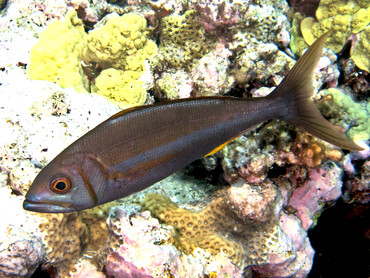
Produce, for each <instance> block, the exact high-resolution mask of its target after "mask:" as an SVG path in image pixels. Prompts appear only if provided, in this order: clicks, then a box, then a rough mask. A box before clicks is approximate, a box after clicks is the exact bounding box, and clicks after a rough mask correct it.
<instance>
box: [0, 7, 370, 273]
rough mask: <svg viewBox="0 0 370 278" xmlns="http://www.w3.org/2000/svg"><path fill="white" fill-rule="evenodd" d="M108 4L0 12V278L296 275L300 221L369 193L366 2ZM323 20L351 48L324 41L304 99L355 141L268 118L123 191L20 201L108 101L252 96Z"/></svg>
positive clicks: (100, 116) (287, 64) (112, 107)
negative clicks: (32, 203)
mask: <svg viewBox="0 0 370 278" xmlns="http://www.w3.org/2000/svg"><path fill="white" fill-rule="evenodd" d="M108 2H109V3H108ZM108 2H106V1H95V0H94V1H86V0H71V1H67V2H66V1H60V0H58V1H50V0H46V1H40V0H36V1H31V0H26V1H8V3H7V4H6V6H5V7H4V9H3V10H2V11H1V17H0V35H1V38H2V39H1V42H0V56H1V59H0V80H1V82H0V83H1V84H0V85H1V86H0V96H1V109H0V131H1V134H2V136H1V137H0V143H1V144H0V146H1V148H0V161H1V163H0V198H1V201H0V219H2V225H0V261H1V263H0V276H1V277H6V278H7V277H15V276H16V277H30V276H31V275H32V273H33V272H34V271H35V270H36V269H37V268H40V269H42V270H44V271H46V272H48V273H51V274H52V275H53V276H54V277H81V278H82V277H97V278H103V277H106V276H114V277H156V276H157V277H190V278H192V277H197V278H198V277H235V278H241V277H254V276H261V277H306V276H307V275H308V273H309V272H310V269H311V268H312V263H313V256H314V252H315V251H314V250H313V249H312V247H311V244H310V240H309V238H308V236H307V231H308V230H309V229H310V228H312V227H313V226H315V225H316V222H317V221H319V223H320V219H319V217H320V215H321V213H322V211H323V210H324V209H325V208H326V207H328V206H329V205H331V204H333V203H334V202H335V201H336V200H337V199H338V198H340V197H339V196H341V197H342V198H343V200H344V201H345V202H348V203H351V204H352V205H355V204H362V205H363V207H365V206H366V205H367V203H368V202H369V192H370V191H369V187H370V185H369V168H370V167H369V156H370V149H369V146H368V145H367V144H368V142H369V139H370V137H369V134H370V131H369V126H370V123H369V117H368V115H369V113H370V111H369V103H368V99H367V98H366V97H367V95H368V90H369V86H368V83H369V81H368V76H369V75H368V74H367V73H366V71H368V70H369V64H368V63H369V59H368V57H367V56H368V55H366V54H367V53H368V52H369V51H368V50H367V49H368V38H369V36H368V35H369V27H368V13H369V8H368V1H362V2H360V1H357V0H351V1H347V2H343V1H334V2H333V1H332V3H334V6H331V5H332V4H330V3H329V2H328V1H325V0H322V1H321V3H320V7H319V9H318V11H317V20H318V21H314V20H312V19H305V20H303V19H304V16H302V15H299V14H294V15H293V14H291V15H290V16H288V15H289V13H288V6H287V3H286V1H283V0H281V1H280V0H278V1H270V0H261V1H249V0H237V1H228V0H218V1H203V0H202V1H185V2H184V1H178V0H171V1H162V0H160V1H108ZM314 2H315V1H314V0H313V1H311V0H310V1H306V2H305V3H304V4H305V5H306V4H307V5H309V4H311V3H314ZM290 3H291V4H292V5H293V6H295V7H297V5H298V4H297V3H302V1H299V0H298V1H296V0H294V1H293V0H292V1H290ZM73 9H75V10H76V11H75V12H74V11H72V12H70V13H68V14H67V11H68V10H73ZM113 12H117V13H118V14H119V15H121V16H118V15H117V14H113ZM305 12H308V13H312V11H308V10H307V9H306V11H305ZM66 14H67V16H66V17H65V15H66ZM306 15H307V16H312V14H306ZM103 16H104V17H103ZM64 17H65V19H64V21H56V20H60V19H62V18H64ZM102 17H103V18H102ZM288 18H289V21H288ZM343 22H349V23H350V25H349V26H337V25H335V24H337V23H343ZM47 26H48V27H47ZM290 26H292V28H290ZM328 26H332V28H333V29H334V32H333V36H334V37H332V39H331V42H330V43H331V44H332V45H333V47H334V50H335V51H337V49H339V48H341V47H342V46H343V44H344V42H345V41H346V40H347V39H348V37H349V36H350V37H351V40H352V48H351V55H350V56H351V58H352V59H353V60H352V59H350V58H349V56H348V55H347V54H346V53H344V54H343V53H338V55H335V54H334V53H333V51H331V50H328V51H324V53H323V57H322V59H321V60H320V62H319V67H318V69H317V71H316V73H315V77H316V79H317V81H316V83H315V88H320V87H321V86H322V85H323V84H324V85H325V88H326V89H325V90H321V91H319V92H318V93H317V94H316V95H315V96H314V98H315V99H317V100H319V101H318V106H319V108H320V109H321V111H322V113H323V114H324V116H325V117H327V118H329V119H330V121H332V122H333V123H334V124H336V125H338V126H341V127H342V128H343V130H348V134H349V136H350V137H352V138H353V139H354V140H355V141H356V142H357V143H358V144H360V145H361V146H363V147H364V151H361V152H349V153H348V152H342V151H341V150H339V149H337V148H335V147H333V146H331V145H329V144H327V143H324V142H323V141H321V140H319V139H316V138H314V137H312V136H310V135H308V134H307V133H304V132H301V131H299V132H298V131H297V129H295V128H293V127H292V126H290V125H288V124H286V123H281V122H270V123H266V124H264V125H261V126H259V127H257V128H256V129H254V130H252V131H249V132H247V133H246V134H245V135H242V136H241V137H240V138H237V139H236V140H234V141H233V142H231V143H230V144H228V145H227V146H226V147H225V148H224V149H222V150H221V151H220V152H218V153H215V154H213V155H211V156H208V157H206V158H204V159H203V160H202V162H197V163H196V164H193V165H191V166H190V167H189V168H188V169H186V170H185V171H183V172H184V173H186V174H183V173H176V174H174V175H173V176H171V177H169V178H168V179H166V180H163V181H161V182H159V183H158V184H156V185H153V186H152V187H151V188H148V189H147V190H146V191H144V192H141V193H138V194H137V195H134V196H131V197H128V198H126V199H125V200H121V201H119V202H115V203H110V204H107V205H106V206H100V207H97V208H94V209H92V210H86V211H82V212H79V213H73V214H64V215H59V214H55V215H54V214H50V215H47V214H45V215H42V214H37V213H30V212H27V211H24V210H23V209H22V201H23V199H24V197H23V195H24V193H25V192H26V190H27V189H28V187H29V185H30V183H31V182H32V179H33V178H34V177H35V176H36V174H37V173H38V172H39V171H40V168H42V167H44V166H45V165H46V164H47V163H48V162H49V161H50V160H51V159H52V158H53V157H54V156H55V155H57V154H58V153H59V152H60V151H62V149H63V148H64V147H65V146H67V145H68V144H70V143H71V142H73V141H74V140H75V139H77V138H78V137H79V136H81V135H82V134H84V133H85V132H86V131H88V130H90V129H91V128H93V127H94V126H96V125H97V124H98V123H100V122H101V121H103V120H105V119H106V118H108V117H109V116H111V115H112V114H114V113H116V112H117V111H118V108H117V103H118V105H119V106H120V107H129V106H133V105H141V104H146V103H151V102H153V101H154V96H153V95H152V93H153V92H151V91H149V92H148V91H147V90H148V89H150V88H154V94H155V96H156V97H157V98H158V99H177V98H183V97H191V96H205V95H224V94H230V95H238V96H241V95H247V96H253V97H259V96H265V95H267V94H268V93H270V92H271V90H273V88H274V87H275V86H276V85H277V84H278V83H279V82H280V80H281V79H282V77H283V76H284V75H285V74H286V73H287V72H288V70H289V69H290V68H291V67H292V65H293V64H294V60H293V59H292V58H291V57H293V55H292V54H291V51H293V52H294V53H297V54H299V55H300V54H301V53H302V51H303V50H304V49H305V48H307V47H308V44H307V43H309V41H310V40H312V39H314V38H315V37H316V36H317V35H319V34H320V32H324V31H325V30H326V29H325V28H329V27H328ZM42 30H45V31H44V32H43V33H40V32H41V31H42ZM87 30H89V32H88V33H86V31H87ZM301 31H302V33H303V35H304V38H302V37H300V36H301ZM316 31H317V33H316ZM338 32H341V34H339V33H338ZM39 34H40V35H39ZM335 36H336V37H335ZM37 37H40V39H39V40H38V42H36V38H37ZM304 39H306V40H307V43H306V42H305V41H304ZM156 42H159V47H157V45H156ZM289 43H290V48H291V49H289V48H288V46H289ZM330 43H329V45H330ZM32 46H34V47H33V48H32ZM31 49H32V50H31ZM284 52H285V53H284ZM30 53H31V56H30V55H29V54H30ZM157 53H158V55H157ZM337 57H338V60H339V63H340V65H339V67H338V61H337ZM81 60H83V63H82V64H81ZM354 63H355V64H356V65H357V67H359V68H360V69H362V72H360V71H359V69H358V68H357V67H356V66H355V64H354ZM26 69H27V70H26ZM26 72H28V75H29V77H31V78H33V77H32V74H35V73H37V74H36V76H38V77H37V78H33V79H47V80H50V81H52V82H54V83H52V82H49V81H42V80H28V79H27V78H26ZM40 76H41V77H40ZM339 76H340V77H339ZM154 80H155V81H154ZM55 83H57V84H59V85H60V86H59V85H57V84H55ZM153 86H154V87H153ZM338 86H340V87H339V88H337V87H338ZM61 87H64V88H61ZM67 87H70V88H69V89H66V88H67ZM249 89H251V90H249ZM76 90H79V91H84V92H86V91H91V92H93V94H80V93H76ZM99 95H102V96H99ZM103 96H106V98H104V97H103ZM107 98H108V99H110V100H114V102H113V103H114V104H112V103H110V102H109V101H107ZM333 161H334V162H333ZM205 169H206V170H208V171H209V172H207V173H206V171H205ZM189 175H191V176H189ZM195 176H196V177H197V178H199V179H197V178H195ZM221 176H223V177H222V179H221V178H220V177H221ZM223 178H224V179H226V181H227V182H228V183H229V184H230V185H231V186H228V187H226V186H225V185H220V182H219V181H220V180H221V181H223V182H224V180H223ZM342 184H344V186H343V194H342V195H341V187H342ZM153 193H155V194H153ZM158 194H161V195H164V196H161V195H158ZM165 196H166V197H165ZM138 204H140V205H141V207H140V206H139V205H138ZM146 210H150V213H149V212H148V211H146ZM193 218H195V220H194V219H193ZM344 267H345V266H343V268H344ZM350 267H352V266H350Z"/></svg>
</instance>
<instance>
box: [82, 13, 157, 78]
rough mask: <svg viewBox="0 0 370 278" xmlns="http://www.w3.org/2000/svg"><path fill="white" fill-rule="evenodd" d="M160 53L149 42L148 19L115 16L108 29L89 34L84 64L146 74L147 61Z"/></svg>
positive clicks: (135, 15) (96, 30)
mask: <svg viewBox="0 0 370 278" xmlns="http://www.w3.org/2000/svg"><path fill="white" fill-rule="evenodd" d="M156 53H157V46H156V44H155V43H154V42H153V41H151V40H149V39H147V23H146V20H145V18H144V17H143V16H141V15H138V14H135V13H128V14H124V15H122V16H112V17H110V18H109V19H108V20H107V22H106V24H105V25H103V26H102V27H100V28H97V29H95V30H92V31H91V32H89V34H88V36H87V46H86V48H85V50H84V52H83V60H84V61H85V62H86V63H91V62H92V63H97V64H98V65H99V66H100V67H102V68H103V69H106V68H111V67H113V68H116V69H121V70H132V71H139V72H143V71H144V70H145V65H144V62H145V60H146V59H148V58H150V57H153V56H154V55H155V54H156Z"/></svg>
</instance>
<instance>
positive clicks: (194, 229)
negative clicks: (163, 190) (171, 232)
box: [141, 194, 279, 267]
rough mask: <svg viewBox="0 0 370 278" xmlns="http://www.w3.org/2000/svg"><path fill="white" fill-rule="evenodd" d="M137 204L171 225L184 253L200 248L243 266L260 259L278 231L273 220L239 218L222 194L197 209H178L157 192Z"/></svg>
mask: <svg viewBox="0 0 370 278" xmlns="http://www.w3.org/2000/svg"><path fill="white" fill-rule="evenodd" d="M141 205H142V207H143V209H144V210H150V211H151V213H152V214H153V215H154V216H155V217H158V219H159V220H160V221H162V222H163V223H166V224H168V225H172V226H173V227H174V229H175V231H176V235H175V236H174V237H173V238H172V239H171V240H172V242H173V244H174V245H175V246H176V247H177V248H178V249H179V250H181V251H183V252H185V253H186V254H191V253H193V252H194V250H195V249H196V248H202V249H204V250H206V251H209V252H210V253H211V255H212V256H214V255H217V254H224V255H225V256H227V257H228V258H229V259H230V260H231V261H232V262H233V263H235V264H237V265H239V266H241V267H245V266H248V265H252V264H261V263H264V262H265V261H266V260H267V257H268V254H269V251H271V249H274V248H276V246H277V245H278V241H279V231H278V230H277V229H278V227H277V226H275V223H274V221H273V220H271V219H270V218H269V219H268V221H266V222H264V223H257V224H256V223H253V222H252V221H249V222H248V221H247V219H242V218H239V217H238V216H237V214H236V213H235V212H234V211H233V209H234V208H235V207H234V206H233V205H232V204H231V205H230V202H229V201H228V200H227V199H226V198H225V197H220V198H217V199H215V200H214V201H212V202H211V204H210V205H209V206H207V207H206V208H205V209H203V210H202V211H200V212H196V211H190V210H186V209H181V208H179V207H178V206H177V205H176V204H174V203H172V202H171V200H170V199H169V198H167V197H165V196H162V195H158V194H148V195H147V196H146V198H145V199H144V200H143V201H142V202H141Z"/></svg>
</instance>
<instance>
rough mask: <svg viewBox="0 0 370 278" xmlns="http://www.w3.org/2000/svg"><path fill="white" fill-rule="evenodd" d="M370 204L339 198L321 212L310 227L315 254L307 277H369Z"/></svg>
mask: <svg viewBox="0 0 370 278" xmlns="http://www.w3.org/2000/svg"><path fill="white" fill-rule="evenodd" d="M369 219H370V213H369V204H367V205H359V204H357V205H354V204H347V203H344V202H343V201H342V200H341V199H340V200H338V202H337V203H336V204H335V205H334V206H333V207H331V208H329V209H328V210H326V211H324V212H323V214H322V215H321V216H320V218H319V221H318V224H317V225H316V227H315V228H314V229H312V230H311V231H309V238H310V240H311V244H312V247H313V248H314V249H315V251H316V254H315V258H314V263H313V268H312V270H311V272H310V274H309V276H308V277H309V278H316V277H320V278H331V277H356V278H368V277H370V273H369V272H370V271H369V270H370V260H369V258H370V222H369Z"/></svg>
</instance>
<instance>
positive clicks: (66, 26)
mask: <svg viewBox="0 0 370 278" xmlns="http://www.w3.org/2000/svg"><path fill="white" fill-rule="evenodd" d="M85 44H86V33H85V30H84V26H83V23H82V21H81V20H80V19H79V18H78V17H77V13H76V12H75V11H71V12H69V13H68V14H67V16H66V18H65V20H64V21H54V22H53V23H51V24H50V25H49V26H48V27H47V28H46V29H45V30H44V31H43V32H42V33H41V34H40V38H39V40H38V42H37V43H36V44H35V45H34V47H33V48H32V50H31V54H30V63H29V65H28V66H27V74H28V77H29V78H31V79H36V80H49V81H52V82H55V83H58V84H59V85H60V86H61V87H64V88H68V87H73V88H74V89H76V90H77V91H81V92H85V91H87V90H89V83H88V80H87V78H86V76H85V75H84V72H83V69H82V66H81V55H82V51H83V48H84V47H85Z"/></svg>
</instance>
